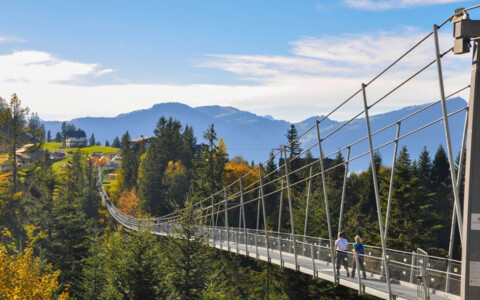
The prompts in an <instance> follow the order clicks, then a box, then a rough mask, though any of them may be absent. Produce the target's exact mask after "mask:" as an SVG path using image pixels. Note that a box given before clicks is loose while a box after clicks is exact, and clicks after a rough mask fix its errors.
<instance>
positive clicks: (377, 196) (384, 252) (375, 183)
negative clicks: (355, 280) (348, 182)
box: [362, 84, 392, 299]
mask: <svg viewBox="0 0 480 300" xmlns="http://www.w3.org/2000/svg"><path fill="white" fill-rule="evenodd" d="M365 88H366V85H365V84H362V93H363V105H364V108H365V122H366V125H367V135H368V146H369V149H370V159H371V166H372V177H373V178H372V179H373V188H374V190H375V202H376V204H377V215H378V228H379V231H380V239H381V240H382V256H383V257H382V258H383V265H384V269H385V278H386V280H387V289H388V298H389V299H391V298H392V288H391V286H390V272H389V268H388V258H387V249H386V242H385V235H384V233H383V221H382V208H381V206H380V193H379V190H378V181H377V169H376V168H375V157H374V155H373V142H372V132H371V130H370V117H369V115H368V109H369V107H368V104H367V93H366V91H365Z"/></svg>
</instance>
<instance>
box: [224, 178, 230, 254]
mask: <svg viewBox="0 0 480 300" xmlns="http://www.w3.org/2000/svg"><path fill="white" fill-rule="evenodd" d="M223 194H224V197H225V229H227V249H228V252H230V227H229V226H230V225H229V224H228V197H227V189H226V188H225V187H223Z"/></svg>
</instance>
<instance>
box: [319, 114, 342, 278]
mask: <svg viewBox="0 0 480 300" xmlns="http://www.w3.org/2000/svg"><path fill="white" fill-rule="evenodd" d="M316 127H317V142H318V153H319V155H320V158H319V159H318V161H319V163H320V171H321V172H322V188H323V197H324V200H325V214H326V215H327V225H328V240H329V243H330V257H331V258H332V268H333V275H334V276H333V278H334V283H337V281H338V278H337V276H335V274H336V273H335V272H336V270H335V267H336V266H335V263H336V261H335V257H334V253H333V252H334V248H335V245H334V242H333V234H332V221H331V220H330V205H329V202H328V193H327V179H326V176H325V165H324V162H323V150H322V139H321V138H320V122H319V121H318V120H317V121H316Z"/></svg>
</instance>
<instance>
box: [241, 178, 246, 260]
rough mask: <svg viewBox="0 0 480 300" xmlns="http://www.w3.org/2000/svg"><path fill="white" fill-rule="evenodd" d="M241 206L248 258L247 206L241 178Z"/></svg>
mask: <svg viewBox="0 0 480 300" xmlns="http://www.w3.org/2000/svg"><path fill="white" fill-rule="evenodd" d="M239 182H240V205H241V208H242V218H243V235H244V237H245V256H248V242H247V222H246V221H245V205H244V204H243V181H242V177H240V180H239Z"/></svg>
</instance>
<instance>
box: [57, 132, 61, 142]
mask: <svg viewBox="0 0 480 300" xmlns="http://www.w3.org/2000/svg"><path fill="white" fill-rule="evenodd" d="M61 142H62V134H61V133H60V132H57V134H56V135H55V143H61Z"/></svg>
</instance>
